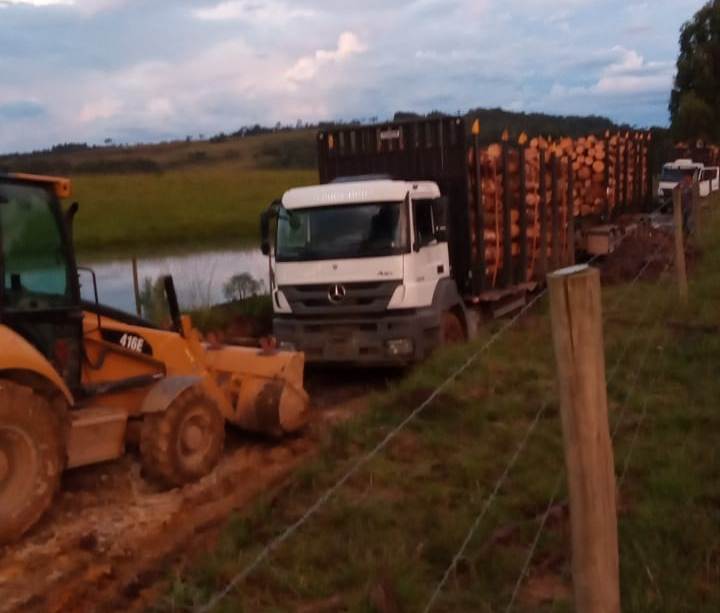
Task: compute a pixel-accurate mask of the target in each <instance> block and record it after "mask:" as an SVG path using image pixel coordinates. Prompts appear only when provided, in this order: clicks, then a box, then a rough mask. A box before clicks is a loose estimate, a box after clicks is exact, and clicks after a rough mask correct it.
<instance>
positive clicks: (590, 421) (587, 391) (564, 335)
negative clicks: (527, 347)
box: [548, 265, 620, 613]
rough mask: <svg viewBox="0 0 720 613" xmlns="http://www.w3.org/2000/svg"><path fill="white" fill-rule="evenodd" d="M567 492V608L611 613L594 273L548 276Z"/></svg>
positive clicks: (612, 576)
mask: <svg viewBox="0 0 720 613" xmlns="http://www.w3.org/2000/svg"><path fill="white" fill-rule="evenodd" d="M548 286H549V290H550V313H551V319H552V332H553V345H554V348H555V361H556V364H557V378H558V383H559V389H560V413H561V418H562V430H563V443H564V448H565V467H566V471H567V482H568V490H569V494H570V526H571V534H572V571H573V590H574V595H575V610H576V611H578V612H579V613H619V612H620V587H619V584H620V579H619V560H618V558H619V555H618V541H617V510H616V506H615V468H614V460H613V450H612V443H611V441H610V431H609V430H610V428H609V425H608V413H607V389H606V384H605V354H604V349H603V332H602V305H601V301H600V273H599V272H598V271H597V270H596V269H594V268H590V267H589V266H586V265H580V266H573V267H570V268H564V269H562V270H558V271H556V272H554V273H550V274H549V275H548Z"/></svg>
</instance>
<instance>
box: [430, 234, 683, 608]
mask: <svg viewBox="0 0 720 613" xmlns="http://www.w3.org/2000/svg"><path fill="white" fill-rule="evenodd" d="M660 251H661V247H657V248H656V250H655V251H654V252H653V254H652V255H651V256H650V257H648V258H647V260H646V262H645V264H644V265H643V266H642V267H641V268H640V270H639V271H638V273H637V274H636V275H635V276H634V277H633V279H632V280H631V281H630V283H629V284H628V285H627V286H626V287H625V288H623V292H622V293H621V295H620V296H618V298H617V299H616V300H615V301H614V302H613V304H612V306H611V307H610V308H609V309H608V311H607V313H608V314H609V313H613V312H614V310H615V308H616V307H617V306H618V305H619V304H621V303H622V301H623V299H624V298H625V297H626V296H627V295H628V294H630V292H632V290H633V289H634V287H635V286H636V284H637V283H638V282H639V280H640V279H641V278H642V277H643V275H644V274H645V272H646V271H647V270H648V268H649V266H650V264H651V263H652V261H653V259H654V257H655V256H656V255H658V253H659V252H660ZM668 267H669V264H668V266H666V267H665V270H664V271H663V273H661V276H662V275H664V274H665V272H666V271H667V268H668ZM658 282H659V281H658ZM650 307H651V303H649V302H648V303H646V306H645V308H644V309H643V314H642V316H641V318H640V321H641V322H642V321H644V320H645V318H646V317H647V315H648V312H649V310H650ZM606 317H607V316H606ZM639 329H640V325H639V324H638V325H636V326H635V328H634V329H633V334H632V336H631V337H630V338H629V339H628V341H627V342H626V343H624V344H623V348H622V350H621V352H620V354H619V356H618V357H617V359H616V360H615V363H614V365H613V367H612V368H611V370H610V375H609V377H608V381H607V385H608V387H609V386H610V384H611V383H612V381H613V379H614V378H615V376H616V374H617V372H618V369H619V367H620V364H621V363H622V361H623V359H624V358H625V356H626V354H627V351H628V349H629V347H630V346H631V345H632V344H633V342H634V340H635V337H636V334H637V331H638V330H639ZM548 405H549V400H546V401H545V402H543V403H542V405H541V406H540V408H539V410H538V413H537V414H536V418H535V419H534V420H533V422H532V423H531V425H530V427H529V428H528V429H527V430H526V433H525V435H524V437H523V438H522V440H521V442H520V445H519V446H518V450H517V451H516V453H515V454H514V455H513V456H512V458H511V460H510V462H509V463H508V465H507V466H506V468H505V470H504V472H503V473H502V475H501V477H500V479H499V480H498V482H497V483H496V486H495V488H494V489H493V491H492V494H491V496H490V497H489V498H488V500H487V502H486V504H485V505H484V506H483V507H482V510H481V512H480V514H478V516H477V517H476V519H475V521H474V522H473V524H472V525H471V527H470V529H469V531H468V533H467V535H466V537H465V539H464V540H463V542H462V544H461V546H460V548H459V549H458V551H457V553H456V554H455V556H454V557H453V559H452V562H451V563H450V565H449V566H448V568H447V569H446V571H445V573H444V574H443V576H442V578H441V580H440V582H439V583H438V585H437V586H436V588H435V590H434V591H433V593H432V595H431V597H430V599H429V601H428V603H427V605H426V606H425V608H424V609H423V611H424V613H429V611H430V610H431V609H432V607H433V606H434V604H435V602H436V601H437V599H438V597H439V595H440V592H441V591H442V589H443V587H444V586H445V584H446V582H447V580H448V579H449V578H450V576H451V575H452V573H453V572H454V570H455V568H456V567H457V563H458V562H459V561H460V559H462V557H463V556H464V554H465V551H466V549H467V547H468V545H469V544H470V542H471V541H472V540H473V538H474V536H475V533H476V532H477V530H478V528H479V527H480V524H481V522H482V520H483V518H484V517H485V515H486V513H487V511H488V508H489V506H490V505H491V504H492V502H493V501H494V500H495V498H496V495H497V491H498V490H499V488H500V487H501V485H502V484H503V483H504V482H505V480H506V479H507V476H508V474H509V472H510V470H511V469H512V467H513V466H514V465H515V463H516V462H517V460H518V457H519V452H520V451H522V450H523V449H524V448H525V445H526V444H527V441H528V439H529V438H530V436H531V435H532V433H533V431H534V430H535V427H536V425H537V422H538V420H539V418H540V416H542V414H544V412H545V410H546V409H547V407H548ZM562 483H563V478H562V473H561V474H560V475H559V477H558V479H557V480H556V483H555V485H554V487H553V492H552V494H551V496H550V499H549V501H548V504H547V506H546V510H545V512H544V513H543V515H542V518H541V522H540V526H539V529H538V531H537V533H536V535H535V537H534V539H533V542H532V545H531V548H530V552H529V554H528V556H527V558H526V560H525V563H524V565H523V569H522V570H521V573H520V577H519V578H518V580H517V581H516V584H515V587H514V588H513V593H512V596H511V599H510V603H509V604H508V607H507V609H506V610H507V611H510V610H512V607H513V604H514V602H515V599H516V597H517V595H518V593H519V590H520V587H521V584H522V579H523V577H524V576H525V574H526V572H527V570H528V568H529V566H530V563H531V561H532V557H533V554H534V551H535V549H536V548H537V545H538V543H539V541H540V537H541V534H542V531H543V529H544V527H545V524H546V523H547V519H548V517H549V514H550V512H551V511H552V509H553V507H554V506H555V502H556V499H557V496H558V495H559V493H560V489H561V487H562Z"/></svg>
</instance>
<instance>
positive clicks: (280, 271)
mask: <svg viewBox="0 0 720 613" xmlns="http://www.w3.org/2000/svg"><path fill="white" fill-rule="evenodd" d="M317 145H318V162H319V174H320V184H319V185H316V186H311V187H301V188H295V189H290V190H289V191H287V192H286V193H285V194H284V195H283V197H282V199H281V200H278V201H276V202H274V203H273V204H272V205H271V206H270V207H269V208H268V210H267V211H266V212H265V213H264V214H263V217H262V220H261V234H262V249H263V252H264V253H265V254H266V255H268V256H269V258H270V270H271V286H272V299H273V308H274V319H273V325H274V333H275V335H276V337H277V338H278V340H279V341H280V342H282V343H287V344H290V345H292V346H294V347H296V348H297V349H299V350H302V351H303V352H304V353H305V357H306V360H307V361H308V362H310V363H325V364H327V363H350V364H363V365H407V364H412V363H414V362H417V361H420V360H422V359H424V358H425V357H426V356H428V355H429V354H430V353H431V352H432V351H433V349H434V348H436V347H437V346H438V345H441V344H443V343H451V342H454V341H457V340H461V339H463V338H467V337H469V336H472V334H473V332H474V330H475V329H476V327H477V324H478V322H479V321H480V319H481V317H482V316H486V315H490V316H493V317H500V316H503V315H505V314H507V313H510V312H512V311H514V310H516V309H518V308H520V307H522V305H524V304H525V302H526V300H527V295H528V293H529V292H532V291H533V290H534V289H535V288H536V287H537V286H538V284H540V283H542V282H544V278H545V273H546V272H549V271H551V270H553V269H556V268H559V267H562V266H565V265H568V264H570V263H572V262H574V260H575V254H576V250H577V249H578V247H579V248H580V249H582V250H585V251H588V252H591V253H597V252H601V253H602V252H609V251H611V250H612V248H613V247H614V240H615V238H614V237H615V233H616V231H617V228H616V227H615V226H613V225H611V224H610V221H611V219H613V218H614V217H615V216H616V215H617V214H618V213H620V212H622V211H628V210H630V208H631V205H635V208H639V206H640V204H641V203H642V202H644V201H646V200H648V199H649V198H651V191H652V189H651V180H650V177H649V170H648V169H649V161H648V160H649V158H650V137H649V134H646V133H632V134H631V133H625V134H614V135H610V134H609V133H608V134H605V135H603V136H601V137H594V136H591V137H587V138H583V139H577V140H573V139H559V140H557V141H549V140H546V139H542V138H534V139H528V138H527V137H526V136H525V135H522V136H521V138H520V139H519V141H518V142H517V143H510V142H509V139H508V138H506V137H504V139H503V142H500V143H490V144H488V143H484V144H481V143H480V139H479V126H478V125H477V122H476V123H475V124H473V126H472V129H471V130H468V126H467V125H466V121H465V120H464V119H461V118H454V117H443V118H433V119H423V120H417V121H409V122H392V123H387V124H381V125H372V126H343V127H337V128H330V129H326V130H322V131H320V132H319V133H318V135H317Z"/></svg>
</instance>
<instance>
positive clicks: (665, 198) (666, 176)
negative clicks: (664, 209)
mask: <svg viewBox="0 0 720 613" xmlns="http://www.w3.org/2000/svg"><path fill="white" fill-rule="evenodd" d="M703 169H704V166H703V165H702V164H700V163H699V162H693V161H692V160H690V159H678V160H675V161H674V162H668V163H667V164H664V165H663V168H662V174H661V175H660V185H659V186H658V194H657V195H658V199H659V200H660V202H661V203H662V204H670V203H671V202H672V192H673V190H674V189H675V187H676V186H677V185H678V184H679V183H680V182H681V181H682V180H683V179H684V178H685V177H688V176H689V177H690V178H691V179H692V182H693V183H696V182H699V181H700V175H701V172H702V171H703ZM706 195H707V194H706Z"/></svg>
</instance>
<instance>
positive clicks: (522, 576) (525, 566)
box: [505, 263, 672, 613]
mask: <svg viewBox="0 0 720 613" xmlns="http://www.w3.org/2000/svg"><path fill="white" fill-rule="evenodd" d="M669 267H670V263H668V264H667V265H666V266H665V268H664V269H663V271H662V273H661V274H660V276H659V277H658V279H657V281H656V282H655V284H654V286H657V285H660V282H661V281H663V277H664V276H665V274H666V273H667V271H668V269H669ZM671 299H672V294H671V295H670V297H669V298H668V302H667V303H666V304H665V305H664V307H663V309H661V311H660V312H661V313H663V312H664V311H665V307H666V306H667V304H669V302H670V300H671ZM648 304H650V303H649V302H648ZM647 315H648V309H647V308H646V309H645V310H644V312H643V317H642V318H641V319H640V320H639V321H638V323H637V324H636V325H635V330H634V331H635V332H637V330H639V329H640V326H641V325H642V324H643V323H644V322H645V318H646V317H647ZM660 319H661V317H658V319H657V321H656V322H655V325H654V327H653V334H651V335H649V339H648V342H647V343H646V345H645V350H644V352H643V357H642V358H641V362H640V364H639V365H638V367H637V368H636V369H635V371H634V373H635V376H634V377H633V383H632V385H631V387H630V388H629V389H628V392H627V393H626V394H625V402H624V403H623V408H622V409H621V414H620V418H619V420H618V421H617V422H616V426H615V428H614V430H613V432H612V435H611V441H614V440H615V435H616V434H617V430H618V427H619V424H620V423H621V420H622V415H623V414H624V412H625V407H626V406H627V403H628V401H629V400H630V397H631V396H632V394H633V393H634V391H635V388H636V386H637V382H638V379H639V372H640V370H641V369H642V368H643V366H644V365H645V362H646V360H647V356H648V355H649V353H650V347H651V346H652V345H653V338H654V330H655V329H656V328H657V326H658V325H659V323H660ZM634 338H635V335H634V334H633V337H632V338H631V339H630V340H629V341H628V342H627V343H626V344H625V350H623V351H622V352H621V353H620V356H619V357H618V359H617V360H616V361H615V366H614V367H613V369H612V374H611V375H610V376H609V378H608V379H607V383H606V386H607V387H609V386H610V384H611V383H612V380H613V379H614V377H615V374H616V373H617V372H618V367H619V365H620V363H621V361H622V360H623V358H624V356H625V355H626V353H627V349H628V347H629V346H630V345H631V344H632V343H633V341H634ZM564 477H565V475H564V474H563V473H560V475H558V479H557V482H556V484H555V488H554V489H553V493H552V494H551V496H550V500H549V501H548V505H547V509H546V511H545V514H544V515H543V517H542V520H541V521H540V525H539V526H538V529H537V531H536V533H535V537H534V538H533V542H532V544H531V546H530V549H529V550H528V554H527V556H526V558H525V562H524V564H523V567H522V570H521V571H520V575H519V576H518V579H517V581H516V583H515V587H514V588H513V593H512V596H511V598H510V602H509V604H508V606H507V609H506V610H505V611H506V613H510V611H512V608H513V606H514V604H515V600H516V598H517V596H518V594H519V592H520V588H521V586H522V584H523V582H524V580H525V577H526V575H527V572H528V570H529V568H530V564H531V563H532V559H533V557H534V555H535V551H536V550H537V547H538V544H539V542H540V538H541V536H542V533H543V531H544V529H545V525H546V524H547V519H548V516H549V514H550V512H551V511H552V509H553V507H554V506H555V502H556V500H557V497H558V495H559V493H560V488H561V486H562V483H563V480H564ZM623 478H624V477H623ZM623 478H621V480H620V483H622V480H623ZM618 487H619V486H618ZM563 577H564V578H566V577H567V569H566V572H565V573H563Z"/></svg>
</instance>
